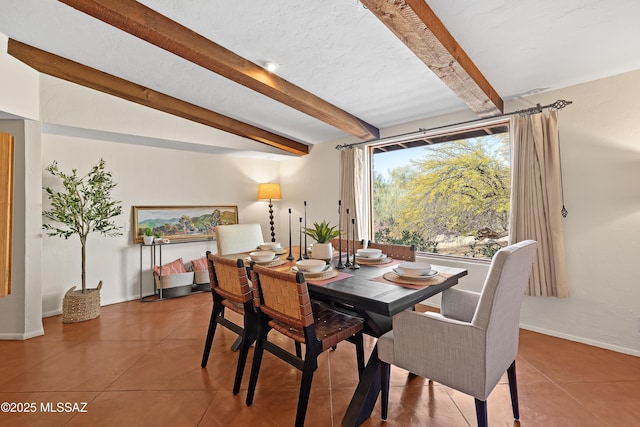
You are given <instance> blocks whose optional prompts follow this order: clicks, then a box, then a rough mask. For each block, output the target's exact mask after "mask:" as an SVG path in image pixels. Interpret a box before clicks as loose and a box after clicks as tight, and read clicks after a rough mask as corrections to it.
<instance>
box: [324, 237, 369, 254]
mask: <svg viewBox="0 0 640 427" xmlns="http://www.w3.org/2000/svg"><path fill="white" fill-rule="evenodd" d="M347 244H348V245H349V252H351V251H352V250H353V240H349V241H347V240H346V239H341V238H339V237H336V238H333V239H331V245H332V246H333V249H335V250H338V249H340V247H341V246H342V251H343V252H346V251H347ZM362 248H363V242H362V240H357V241H356V249H362Z"/></svg>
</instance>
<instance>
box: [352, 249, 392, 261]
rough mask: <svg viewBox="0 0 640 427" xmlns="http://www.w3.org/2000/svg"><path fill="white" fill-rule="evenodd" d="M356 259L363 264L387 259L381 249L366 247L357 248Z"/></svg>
mask: <svg viewBox="0 0 640 427" xmlns="http://www.w3.org/2000/svg"><path fill="white" fill-rule="evenodd" d="M356 260H357V261H358V262H359V263H361V264H380V263H384V262H385V261H387V255H385V254H383V253H382V250H381V249H372V248H364V249H358V250H356Z"/></svg>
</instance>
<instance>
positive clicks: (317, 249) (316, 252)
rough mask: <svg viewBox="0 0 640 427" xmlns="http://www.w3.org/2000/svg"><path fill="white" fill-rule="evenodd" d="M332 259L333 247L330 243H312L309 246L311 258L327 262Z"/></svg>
mask: <svg viewBox="0 0 640 427" xmlns="http://www.w3.org/2000/svg"><path fill="white" fill-rule="evenodd" d="M332 257H333V246H332V245H331V243H314V244H313V245H311V258H314V259H323V260H325V261H327V262H329V261H331V258H332Z"/></svg>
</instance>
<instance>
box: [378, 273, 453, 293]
mask: <svg viewBox="0 0 640 427" xmlns="http://www.w3.org/2000/svg"><path fill="white" fill-rule="evenodd" d="M447 277H449V275H448V274H445V273H438V274H437V275H435V276H433V277H430V278H428V279H425V280H421V279H406V278H404V277H402V278H401V277H400V276H398V275H397V274H396V273H394V272H393V271H387V272H386V273H384V274H383V275H382V276H378V277H374V278H373V279H371V280H374V281H376V282H381V283H389V284H391V285H398V286H402V287H405V288H411V289H420V288H424V287H425V286H431V285H439V284H440V283H442V282H444V281H445V279H446V278H447Z"/></svg>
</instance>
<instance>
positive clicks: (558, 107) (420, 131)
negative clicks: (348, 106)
mask: <svg viewBox="0 0 640 427" xmlns="http://www.w3.org/2000/svg"><path fill="white" fill-rule="evenodd" d="M570 104H573V101H565V100H564V99H559V100H557V101H556V102H554V103H552V104H548V105H540V104H536V106H535V107H530V108H524V109H522V110H516V111H513V112H511V113H504V114H500V115H497V116H492V117H483V118H480V119H473V120H468V121H466V122H460V123H452V124H448V125H443V126H436V127H433V128H430V129H423V128H419V129H418V130H417V131H416V132H409V133H403V134H400V135H395V136H388V137H386V138H379V139H376V140H374V141H359V142H353V143H351V144H342V145H336V150H346V149H349V148H353V147H356V146H358V145H363V144H372V143H378V142H395V140H398V141H402V140H404V139H407V138H409V137H413V136H416V137H417V136H421V135H424V134H425V133H427V132H431V131H434V130H439V129H444V128H448V127H451V126H459V125H466V124H470V123H476V122H482V121H487V120H491V119H498V118H501V117H507V116H513V115H515V114H517V115H519V116H522V117H526V116H529V115H531V114H538V113H542V110H544V109H545V108H548V109H550V110H551V109H556V110H562V109H563V108H564V107H566V106H567V105H570Z"/></svg>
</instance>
